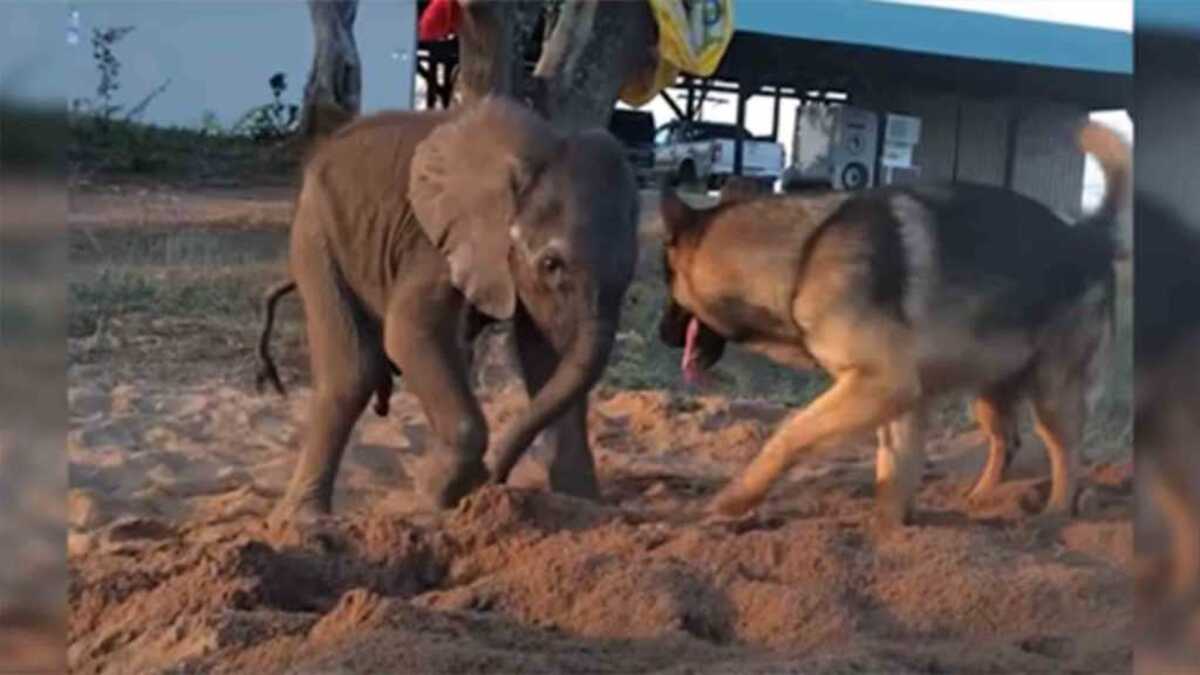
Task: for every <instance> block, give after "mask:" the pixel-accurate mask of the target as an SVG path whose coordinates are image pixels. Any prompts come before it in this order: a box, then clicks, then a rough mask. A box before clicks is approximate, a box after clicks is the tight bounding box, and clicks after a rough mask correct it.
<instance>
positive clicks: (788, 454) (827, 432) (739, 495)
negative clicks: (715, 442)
mask: <svg viewBox="0 0 1200 675" xmlns="http://www.w3.org/2000/svg"><path fill="white" fill-rule="evenodd" d="M900 361H902V362H905V361H906V362H908V363H911V361H910V360H906V359H901V360H900ZM836 378H837V379H836V380H834V384H833V386H832V387H830V388H829V390H828V391H826V392H825V393H824V394H821V396H819V397H817V399H816V400H815V401H813V402H812V403H811V404H809V406H808V407H807V408H805V409H804V410H801V411H799V412H797V413H796V414H794V415H792V416H791V417H789V418H788V419H787V420H786V421H784V423H783V425H782V426H781V427H780V428H779V429H777V430H776V431H775V433H774V434H773V435H772V436H771V438H770V439H768V440H767V444H766V445H765V446H764V447H763V449H762V451H761V452H760V453H759V454H758V456H757V457H755V458H754V461H753V462H751V463H750V466H748V467H746V470H745V471H743V472H742V474H741V475H740V476H739V477H738V478H737V479H735V480H734V481H733V482H732V483H730V484H729V486H727V487H726V488H725V489H724V490H722V491H721V493H720V494H718V495H717V497H716V498H715V500H714V502H713V504H712V507H711V509H712V510H713V511H716V512H717V513H720V514H722V515H726V516H735V515H738V514H741V513H744V512H745V511H747V510H748V509H751V508H753V507H754V506H756V505H757V504H758V503H759V502H761V501H762V499H763V497H765V496H766V494H767V491H768V490H770V489H771V485H772V484H774V482H775V481H776V480H777V479H778V478H779V476H780V475H781V474H782V473H783V472H785V471H787V470H788V468H789V467H790V466H791V465H792V463H793V462H795V460H796V458H797V457H799V455H800V453H802V452H804V451H806V450H808V449H810V448H812V447H814V446H816V445H818V444H820V443H823V442H825V441H829V440H833V439H836V438H839V437H842V436H844V435H846V434H851V433H854V432H857V431H863V430H866V429H870V428H872V427H879V426H881V425H883V424H885V423H887V422H888V421H890V420H891V419H893V418H895V417H897V416H898V415H901V414H905V413H908V412H909V411H910V410H911V409H912V408H913V407H914V406H915V405H916V404H917V402H918V401H919V400H920V395H921V391H920V389H921V388H920V383H919V380H918V379H917V375H916V373H915V372H912V371H903V370H898V369H886V368H884V367H882V366H881V364H879V363H872V364H871V365H870V367H856V368H852V369H847V370H845V371H843V372H841V373H838V374H837V375H836ZM895 431H896V430H895V429H889V433H891V434H894V433H895ZM881 438H882V437H881ZM905 454H906V455H907V454H911V453H905ZM905 466H906V467H907V461H906V462H905ZM919 466H920V464H919V462H918V470H919ZM905 470H906V471H907V468H906V469H905Z"/></svg>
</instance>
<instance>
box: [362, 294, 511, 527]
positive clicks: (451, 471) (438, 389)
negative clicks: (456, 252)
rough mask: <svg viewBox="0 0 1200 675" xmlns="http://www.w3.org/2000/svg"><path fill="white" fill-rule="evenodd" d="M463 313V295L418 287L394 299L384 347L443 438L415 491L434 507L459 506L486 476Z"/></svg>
mask: <svg viewBox="0 0 1200 675" xmlns="http://www.w3.org/2000/svg"><path fill="white" fill-rule="evenodd" d="M463 311H464V303H463V299H462V296H461V295H459V294H458V292H457V291H454V290H453V289H451V288H449V287H446V288H438V289H434V290H432V291H431V290H430V289H429V288H422V289H414V290H413V291H412V292H411V293H408V294H397V296H396V297H395V298H393V302H392V304H391V307H390V309H389V311H388V316H387V319H386V325H385V330H384V349H385V350H386V352H387V355H388V357H389V358H390V359H392V361H393V362H394V363H396V365H397V366H398V367H399V368H400V370H401V371H403V372H404V379H405V383H406V385H407V386H408V390H409V391H411V392H412V393H413V395H415V396H416V397H417V399H418V400H419V401H420V402H421V408H422V409H423V410H424V412H425V417H426V419H427V420H428V421H429V426H430V428H431V430H432V431H433V435H434V437H435V439H436V441H437V447H435V448H433V449H432V450H431V451H430V452H427V453H426V455H425V457H424V458H422V460H421V461H420V463H419V464H418V466H416V467H415V468H414V471H413V474H414V475H413V481H414V483H415V486H416V489H417V492H418V493H419V494H420V495H421V497H422V498H423V499H424V500H425V501H426V502H427V503H428V504H429V505H430V506H432V507H434V508H450V507H453V506H454V505H456V504H457V503H458V502H459V500H460V499H462V498H463V497H464V496H466V495H467V494H468V493H470V492H471V491H472V490H474V489H475V488H477V487H479V486H480V485H482V484H484V483H486V482H487V479H488V472H487V468H486V467H485V466H484V463H483V455H484V453H485V452H486V450H487V443H488V430H487V421H486V420H485V419H484V416H483V412H482V410H480V407H479V402H478V401H477V400H476V398H475V395H474V394H473V393H472V392H471V388H470V377H469V369H468V367H467V359H466V356H465V355H464V353H463V349H462V348H461V335H460V323H459V321H458V318H459V317H460V316H461V313H462V312H463Z"/></svg>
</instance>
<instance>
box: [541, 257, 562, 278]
mask: <svg viewBox="0 0 1200 675" xmlns="http://www.w3.org/2000/svg"><path fill="white" fill-rule="evenodd" d="M541 265H542V272H543V273H545V274H554V273H556V272H559V271H561V270H562V268H563V267H564V265H565V263H563V259H562V258H561V257H559V256H558V255H556V254H553V253H551V254H549V255H546V256H543V257H542V262H541Z"/></svg>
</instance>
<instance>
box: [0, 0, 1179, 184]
mask: <svg viewBox="0 0 1200 675" xmlns="http://www.w3.org/2000/svg"><path fill="white" fill-rule="evenodd" d="M757 1H784V0H735V2H757ZM786 1H787V2H806V1H814V0H786ZM879 1H881V2H898V3H903V4H916V5H928V6H935V7H942V8H947V9H959V10H967V11H982V12H988V13H994V14H1003V15H1008V16H1014V17H1019V18H1024V19H1033V20H1042V21H1054V22H1060V23H1071V24H1079V25H1086V26H1092V27H1097V28H1108V29H1113V30H1122V31H1130V30H1132V23H1133V0H879ZM1182 1H1186V2H1191V1H1198V0H1182ZM413 3H415V0H360V5H359V15H358V20H357V21H356V23H355V39H356V42H357V43H358V49H359V55H360V58H361V59H362V62H363V66H364V72H363V78H364V81H363V109H364V110H365V111H372V110H378V109H380V108H388V107H395V106H397V105H399V104H400V102H401V101H402V100H403V99H402V96H401V94H399V93H398V92H399V91H400V89H401V88H402V87H403V85H402V82H401V81H402V80H403V78H402V77H401V76H400V73H401V72H402V69H401V68H400V67H399V66H400V64H401V63H402V59H403V58H404V56H403V53H402V52H403V50H402V48H400V47H399V45H400V44H401V42H402V41H401V40H398V39H397V30H398V27H400V26H403V25H405V24H406V22H405V20H404V12H405V11H406V8H411V7H412V5H413ZM72 10H78V26H77V31H78V33H77V34H78V36H79V38H80V39H78V40H77V41H76V43H75V44H74V45H71V44H69V43H67V41H66V40H65V39H64V37H63V36H64V34H66V33H68V29H69V28H70V26H71V25H72V19H71V11H72ZM407 11H410V12H411V11H412V10H411V9H407ZM119 25H132V26H134V27H135V29H134V31H133V32H132V33H131V34H129V35H128V36H127V37H126V38H125V39H124V40H123V41H122V42H121V43H119V44H118V45H117V47H116V51H117V53H118V56H119V57H120V59H121V62H122V71H121V85H122V88H121V91H120V92H119V94H118V101H117V102H118V103H125V104H127V105H133V104H134V103H136V102H137V101H138V100H139V99H140V98H142V97H143V96H145V95H146V93H147V92H150V91H152V90H153V89H155V87H157V86H159V85H161V84H163V83H167V87H166V89H165V90H164V91H163V92H162V94H161V95H160V96H158V97H157V98H155V99H154V100H153V101H152V102H151V104H150V106H149V108H148V109H147V115H146V119H147V121H150V122H153V123H157V124H168V125H182V126H197V125H199V124H200V122H201V120H202V119H203V118H204V117H205V116H206V114H207V113H209V112H213V113H215V114H216V116H217V118H218V119H219V120H220V122H221V123H223V124H225V125H230V124H232V123H233V122H234V121H235V120H236V118H237V117H239V116H240V115H241V114H242V113H243V112H244V111H246V110H248V109H249V108H251V107H252V106H255V105H258V104H262V103H265V102H266V101H267V100H268V99H269V91H268V88H267V85H266V83H267V80H268V79H269V78H270V77H271V75H272V74H274V73H275V72H277V71H282V72H284V73H285V74H286V76H287V81H288V83H289V85H290V87H289V90H288V92H287V94H285V97H284V98H285V100H296V99H297V98H298V97H299V96H300V93H301V90H302V88H303V83H304V80H305V78H306V76H307V71H308V65H309V62H310V60H311V58H312V40H311V37H309V36H311V28H310V24H309V18H308V11H307V8H306V7H305V3H304V2H302V1H301V0H259V1H255V0H187V1H175V2H167V1H165V0H68V1H67V2H64V3H51V2H45V3H20V2H18V3H11V2H5V0H0V43H3V44H4V46H5V48H4V49H0V96H4V95H8V96H13V95H16V96H17V97H20V98H37V99H43V100H45V99H53V98H58V99H61V98H63V97H65V98H67V99H68V100H69V99H73V98H76V97H81V96H88V95H89V94H93V93H94V90H95V86H96V79H97V76H96V71H95V64H94V63H93V61H92V55H91V49H90V45H89V44H88V38H89V37H90V35H91V31H92V29H93V28H97V27H100V28H104V27H109V26H119ZM301 36H303V38H301ZM48 37H49V38H50V39H47V38H48ZM710 103H711V105H708V106H706V110H705V116H706V118H707V119H712V120H717V121H733V119H734V116H735V110H734V105H733V104H732V101H725V100H723V99H722V98H721V97H719V96H715V97H712V98H710ZM645 109H647V110H650V111H652V112H654V113H655V118H656V121H657V122H658V123H659V124H662V123H665V122H667V121H668V120H670V119H671V118H672V117H673V115H672V113H671V111H670V109H669V108H668V107H667V106H666V104H665V103H663V102H662V101H661V100H659V99H656V100H655V101H654V102H652V103H651V104H649V105H647V106H646V107H645ZM747 112H748V123H747V126H748V127H749V128H750V131H751V132H753V133H755V134H768V133H770V127H771V102H770V99H768V98H766V97H757V98H755V99H751V101H750V103H749V105H748V111H747ZM794 116H795V109H794V107H791V106H788V107H785V108H784V109H783V111H782V115H781V119H780V136H781V138H780V141H781V142H782V143H783V144H784V145H785V146H786V147H787V148H788V149H789V152H790V146H791V129H792V125H793V121H794ZM1096 117H1097V118H1098V119H1100V120H1101V121H1103V122H1105V123H1108V124H1111V125H1112V126H1114V127H1115V128H1117V129H1118V130H1119V131H1120V132H1122V133H1124V134H1125V135H1126V136H1127V137H1131V136H1132V125H1131V124H1130V121H1129V118H1128V117H1127V116H1126V115H1124V113H1115V114H1112V113H1109V114H1105V113H1101V114H1099V115H1097V116H1096ZM1098 181H1100V178H1099V173H1098V171H1097V168H1096V167H1095V166H1094V165H1093V164H1092V163H1091V162H1090V160H1089V164H1088V168H1087V170H1086V175H1085V184H1086V185H1087V191H1088V194H1092V195H1097V194H1099V193H1100V192H1102V188H1100V187H1098V186H1100V185H1101V183H1098ZM1090 198H1091V197H1088V198H1085V203H1087V199H1090Z"/></svg>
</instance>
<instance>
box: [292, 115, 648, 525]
mask: <svg viewBox="0 0 1200 675" xmlns="http://www.w3.org/2000/svg"><path fill="white" fill-rule="evenodd" d="M637 209H638V204H637V188H636V185H635V183H634V178H633V174H632V172H631V171H630V169H629V167H628V165H627V163H626V161H625V159H624V155H623V152H622V149H621V147H620V145H619V144H618V143H617V141H616V140H614V139H613V138H612V137H611V136H610V135H609V134H608V133H607V132H605V131H602V130H595V131H588V132H583V133H578V134H574V135H571V136H562V135H560V134H558V133H557V132H555V131H554V130H553V129H552V128H551V127H550V126H549V124H548V123H546V122H545V121H544V120H542V119H541V118H539V117H537V116H536V115H535V114H534V113H532V112H530V111H528V110H527V109H525V108H524V107H522V106H520V105H518V104H516V103H513V102H510V101H507V100H503V99H497V98H489V99H485V100H483V101H482V102H480V103H479V104H476V105H472V106H470V107H469V108H466V109H457V110H453V111H449V112H446V111H440V112H421V113H409V112H403V113H398V112H393V113H384V114H380V115H376V116H372V117H368V118H365V119H363V120H360V121H358V122H355V123H354V124H352V125H350V126H348V127H347V128H346V129H344V130H343V131H341V132H339V133H338V134H336V135H335V136H334V137H333V138H332V139H330V140H329V141H328V142H327V143H326V144H325V145H324V146H323V147H322V148H321V149H320V150H318V151H317V152H316V153H315V154H314V157H313V159H312V160H311V161H310V162H309V164H308V166H307V168H306V171H305V176H304V185H303V188H302V190H301V194H300V197H299V199H298V202H297V211H296V216H295V221H294V224H293V229H292V239H291V258H290V265H291V274H292V278H293V279H295V280H296V282H297V285H298V288H299V291H300V295H301V297H302V299H303V302H304V308H305V315H306V317H307V322H308V342H309V349H310V351H311V362H312V369H313V379H314V383H315V392H314V395H313V397H312V403H311V408H310V411H309V416H308V430H307V435H306V437H305V439H304V445H303V449H302V452H301V457H300V461H299V464H298V465H297V467H296V470H295V473H294V475H293V477H292V481H291V484H290V486H289V487H288V490H287V494H286V495H285V496H284V498H283V499H282V501H281V502H280V503H279V504H278V505H277V507H276V509H275V513H274V519H275V520H279V519H286V520H306V519H309V518H313V517H319V516H321V515H323V514H327V513H329V512H330V510H331V502H332V496H333V488H334V481H335V477H336V475H337V470H338V465H339V463H340V461H341V456H342V452H343V449H344V447H345V444H346V442H347V440H348V437H349V434H350V431H351V428H352V427H353V425H354V423H355V421H356V420H357V419H358V417H359V416H360V415H361V413H362V411H363V409H364V407H365V406H366V404H367V402H368V400H369V399H370V397H371V395H372V393H373V392H375V391H376V390H378V389H380V388H381V387H382V386H385V385H386V383H389V382H390V378H391V377H392V374H391V371H390V367H391V366H394V367H395V368H396V369H397V370H398V371H399V372H401V373H402V377H404V378H405V381H406V384H407V386H408V389H409V391H411V392H412V393H413V394H415V395H416V396H417V398H418V399H420V401H421V405H422V408H423V409H424V411H425V414H426V417H427V418H428V421H429V426H430V427H431V429H432V432H433V436H434V438H435V439H436V443H435V444H434V445H435V447H432V448H431V449H430V451H429V452H428V454H427V455H426V457H425V458H423V460H422V462H421V466H419V467H417V469H416V470H415V471H414V472H413V473H414V475H415V477H416V482H417V487H418V490H419V491H420V492H421V493H422V494H423V495H424V496H425V497H426V498H427V499H428V500H429V501H430V502H432V503H433V504H434V505H437V506H441V507H448V506H451V505H453V504H455V503H456V502H457V501H458V500H459V499H460V498H462V497H463V496H464V495H466V494H467V493H468V492H470V491H471V490H473V489H474V488H476V487H477V486H479V485H480V484H482V483H484V482H486V481H487V479H488V477H489V471H488V470H487V468H486V467H485V465H484V462H483V458H484V454H485V451H486V450H488V448H489V434H488V428H487V426H486V423H485V420H484V417H483V415H482V413H481V411H480V407H479V403H478V401H477V400H476V398H475V396H474V394H473V393H472V392H471V390H470V386H469V379H468V371H469V363H468V362H467V358H468V357H467V355H466V352H467V351H469V350H468V349H466V348H467V346H469V344H470V342H471V341H472V340H473V339H474V338H475V337H476V336H477V335H478V333H479V330H480V329H481V328H482V327H483V326H484V325H486V324H487V323H489V322H491V321H495V320H505V319H511V320H512V321H513V322H514V326H513V328H514V335H515V338H516V343H517V351H518V357H519V359H518V360H519V362H520V365H521V369H522V372H523V373H524V376H525V382H526V387H527V389H528V390H529V392H530V396H531V401H530V405H529V407H528V409H527V410H525V411H524V412H523V413H522V414H521V415H520V416H518V417H517V418H516V419H515V420H514V421H513V422H511V423H510V425H509V426H508V427H507V428H504V429H503V430H502V432H501V433H500V434H498V435H496V437H494V438H492V439H491V440H492V443H491V451H492V457H494V458H496V459H495V466H494V467H493V471H492V472H491V477H492V479H493V480H496V481H497V482H503V481H504V480H505V479H506V477H507V475H508V471H509V469H511V468H512V466H513V464H515V462H516V460H517V459H518V458H519V457H520V454H521V453H522V452H523V451H524V450H525V448H526V447H527V446H528V445H529V443H530V442H532V441H533V439H534V438H535V437H536V435H537V434H538V433H539V432H541V431H542V430H544V429H545V430H548V431H549V432H550V433H549V435H548V438H547V440H548V441H549V442H550V445H551V452H552V455H551V459H550V465H549V479H550V485H551V488H552V489H554V490H557V491H562V492H566V493H570V494H574V495H579V496H585V497H595V496H597V486H596V476H595V468H594V465H593V461H592V456H591V453H590V450H589V449H588V444H587V428H586V416H587V408H586V406H587V394H588V391H589V390H590V389H591V387H592V385H593V384H594V383H595V382H596V380H597V379H598V378H599V376H600V374H601V372H602V370H603V368H604V366H605V363H606V362H607V359H608V356H609V353H610V351H611V348H612V344H613V337H614V334H615V331H616V327H617V322H618V318H619V313H620V306H621V299H622V297H623V295H624V292H625V289H626V288H627V287H628V285H629V282H630V280H631V278H632V275H633V269H634V265H635V263H636V258H637ZM413 216H415V218H414V217H413ZM389 362H390V364H389Z"/></svg>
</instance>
